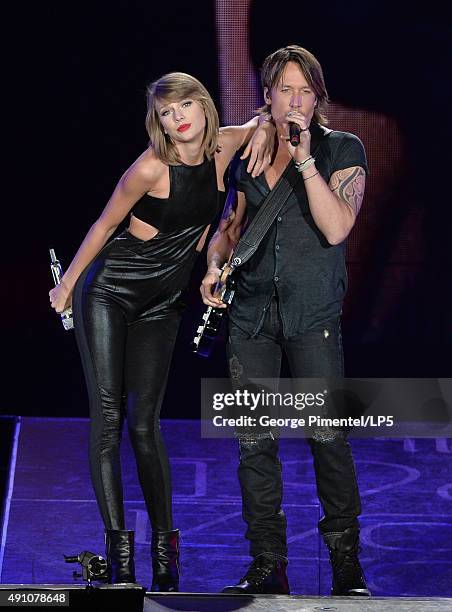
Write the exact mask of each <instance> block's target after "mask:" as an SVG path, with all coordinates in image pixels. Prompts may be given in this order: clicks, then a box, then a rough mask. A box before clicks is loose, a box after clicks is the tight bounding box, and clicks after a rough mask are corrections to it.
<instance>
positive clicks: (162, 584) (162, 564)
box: [151, 529, 180, 592]
mask: <svg viewBox="0 0 452 612" xmlns="http://www.w3.org/2000/svg"><path fill="white" fill-rule="evenodd" d="M179 536H180V533H179V529H174V530H173V531H154V532H153V533H152V544H151V556H152V586H151V591H166V592H168V591H169V592H171V591H173V592H174V591H179Z"/></svg>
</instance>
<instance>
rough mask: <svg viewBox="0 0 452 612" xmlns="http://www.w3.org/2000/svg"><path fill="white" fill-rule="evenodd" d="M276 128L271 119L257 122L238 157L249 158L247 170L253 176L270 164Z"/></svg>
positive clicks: (260, 172)
mask: <svg viewBox="0 0 452 612" xmlns="http://www.w3.org/2000/svg"><path fill="white" fill-rule="evenodd" d="M275 135H276V128H275V126H274V124H273V123H272V122H271V121H268V120H264V121H262V123H260V124H259V126H258V127H257V129H256V131H255V132H254V134H253V136H252V138H251V140H250V141H249V143H248V144H247V146H246V149H245V151H244V152H243V155H241V157H240V159H246V158H247V157H249V158H250V160H249V162H248V166H247V168H246V171H247V172H251V176H252V177H253V178H255V177H256V176H259V175H260V174H262V172H264V171H265V170H266V169H267V168H268V166H269V165H270V162H271V159H272V155H273V150H274V148H275Z"/></svg>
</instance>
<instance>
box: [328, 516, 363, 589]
mask: <svg viewBox="0 0 452 612" xmlns="http://www.w3.org/2000/svg"><path fill="white" fill-rule="evenodd" d="M323 539H324V540H325V543H326V545H327V547H328V551H329V553H330V561H331V566H332V568H333V586H332V588H331V595H356V596H360V597H370V591H369V589H368V588H367V584H366V579H365V577H364V572H363V570H362V567H361V565H360V563H359V559H358V553H359V529H358V528H356V527H355V528H354V527H350V528H349V529H346V530H345V531H343V532H342V533H337V532H336V533H324V534H323Z"/></svg>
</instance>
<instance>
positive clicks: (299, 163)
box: [293, 155, 313, 168]
mask: <svg viewBox="0 0 452 612" xmlns="http://www.w3.org/2000/svg"><path fill="white" fill-rule="evenodd" d="M310 159H313V157H312V155H310V156H309V157H307V158H306V159H305V160H304V161H302V162H299V161H297V160H296V159H294V160H293V163H294V164H295V166H296V167H297V168H299V167H300V166H303V165H304V164H305V163H306V162H307V161H309V160H310Z"/></svg>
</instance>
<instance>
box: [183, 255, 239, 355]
mask: <svg viewBox="0 0 452 612" xmlns="http://www.w3.org/2000/svg"><path fill="white" fill-rule="evenodd" d="M234 270H235V266H234V265H233V264H231V263H230V261H228V262H227V263H225V264H224V266H223V267H222V269H221V274H220V278H219V280H218V283H217V284H216V286H215V291H214V295H215V297H218V298H220V300H221V301H222V302H223V303H224V304H227V305H228V306H230V305H231V304H232V300H233V299H234V293H235V285H236V281H235V279H234V278H233V277H232V272H233V271H234ZM226 312H227V308H214V307H213V306H209V307H208V308H207V310H206V312H205V313H204V314H203V315H202V323H201V325H199V326H198V329H197V330H196V336H195V337H194V338H193V343H192V346H193V352H194V353H196V354H197V355H199V356H200V357H210V354H211V352H212V349H213V346H214V342H215V340H216V338H217V336H218V334H219V331H220V329H221V324H222V322H223V321H224V319H225V316H224V315H225V314H226Z"/></svg>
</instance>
